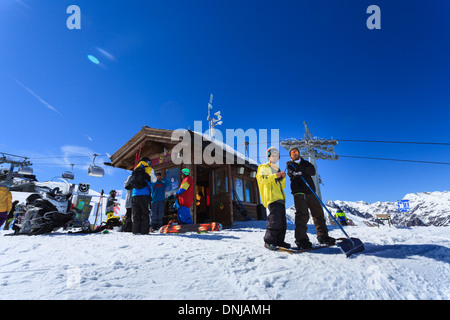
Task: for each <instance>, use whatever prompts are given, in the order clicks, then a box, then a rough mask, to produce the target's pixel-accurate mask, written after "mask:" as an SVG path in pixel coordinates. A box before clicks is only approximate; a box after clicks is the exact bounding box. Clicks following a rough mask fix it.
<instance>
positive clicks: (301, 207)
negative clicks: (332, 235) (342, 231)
mask: <svg viewBox="0 0 450 320" xmlns="http://www.w3.org/2000/svg"><path fill="white" fill-rule="evenodd" d="M294 204H295V239H296V240H308V239H309V238H308V235H307V234H306V231H307V229H308V226H307V223H308V220H309V211H308V209H309V210H311V217H312V219H313V222H314V226H315V227H316V230H317V236H318V237H323V236H328V228H327V224H326V221H325V216H324V213H323V210H322V205H321V204H320V202H319V200H317V198H316V196H315V195H313V194H309V193H306V194H303V193H298V194H296V195H294Z"/></svg>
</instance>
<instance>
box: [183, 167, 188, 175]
mask: <svg viewBox="0 0 450 320" xmlns="http://www.w3.org/2000/svg"><path fill="white" fill-rule="evenodd" d="M181 173H182V174H184V175H185V176H188V175H189V169H188V168H183V169H181Z"/></svg>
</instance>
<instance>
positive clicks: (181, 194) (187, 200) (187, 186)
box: [176, 168, 194, 224]
mask: <svg viewBox="0 0 450 320" xmlns="http://www.w3.org/2000/svg"><path fill="white" fill-rule="evenodd" d="M181 179H183V180H182V181H181V185H180V189H179V190H178V191H177V192H176V195H177V197H178V204H179V205H180V207H179V208H178V210H177V218H178V222H179V223H182V224H193V223H194V222H193V221H192V217H191V209H190V207H191V206H192V204H193V203H194V180H193V179H192V177H191V176H190V175H189V169H187V168H184V169H182V170H181Z"/></svg>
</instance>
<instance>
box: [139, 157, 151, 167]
mask: <svg viewBox="0 0 450 320" xmlns="http://www.w3.org/2000/svg"><path fill="white" fill-rule="evenodd" d="M140 161H144V162H147V163H148V165H149V166H150V165H151V164H152V161H151V160H150V158H149V157H142V158H141V160H140Z"/></svg>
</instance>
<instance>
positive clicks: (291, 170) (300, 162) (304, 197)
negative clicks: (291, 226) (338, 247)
mask: <svg viewBox="0 0 450 320" xmlns="http://www.w3.org/2000/svg"><path fill="white" fill-rule="evenodd" d="M289 156H290V157H291V161H288V162H287V163H286V167H287V174H288V176H289V177H290V178H291V191H292V194H293V195H294V205H295V210H296V211H295V244H296V245H297V246H298V247H299V248H300V249H309V248H311V247H312V243H311V242H310V241H309V238H308V235H307V234H306V231H307V229H308V228H307V223H308V220H309V212H308V209H309V210H310V211H311V216H312V218H313V222H314V226H315V227H316V230H317V240H318V241H319V243H320V244H326V245H334V244H335V243H336V239H334V238H331V237H330V236H328V228H327V225H326V222H325V217H324V213H323V210H322V206H321V205H320V202H319V201H318V200H317V198H316V197H315V196H314V194H313V193H312V192H311V190H309V188H308V186H307V185H306V184H305V182H304V181H303V180H302V179H301V178H300V176H302V177H303V178H304V179H305V180H306V182H307V183H308V185H309V186H310V187H311V189H313V190H314V191H315V190H316V189H315V188H316V187H315V185H314V182H313V180H312V178H311V176H314V175H315V174H316V168H315V167H314V165H312V164H311V163H310V162H309V161H306V160H305V159H303V158H302V157H300V153H299V150H298V148H296V147H292V148H290V150H289Z"/></svg>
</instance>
